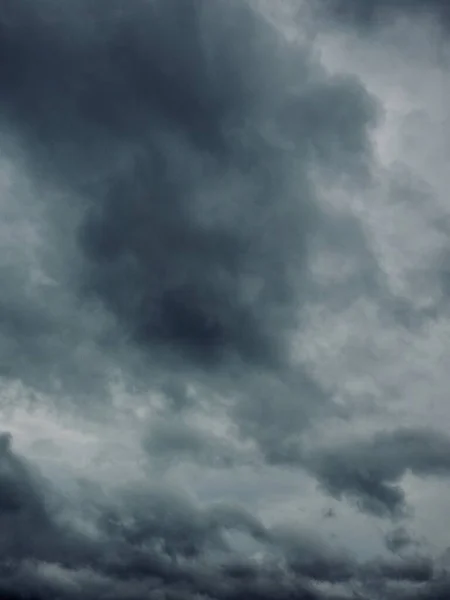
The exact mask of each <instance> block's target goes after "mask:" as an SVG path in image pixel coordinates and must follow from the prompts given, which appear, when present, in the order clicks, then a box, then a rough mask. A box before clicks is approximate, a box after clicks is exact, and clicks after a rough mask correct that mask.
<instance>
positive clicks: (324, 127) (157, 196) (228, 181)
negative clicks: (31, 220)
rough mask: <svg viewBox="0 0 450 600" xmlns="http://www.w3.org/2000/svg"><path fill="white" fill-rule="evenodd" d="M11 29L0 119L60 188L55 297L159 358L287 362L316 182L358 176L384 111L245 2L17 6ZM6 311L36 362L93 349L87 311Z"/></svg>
mask: <svg viewBox="0 0 450 600" xmlns="http://www.w3.org/2000/svg"><path fill="white" fill-rule="evenodd" d="M0 19H1V20H0V26H1V28H2V31H1V42H0V44H1V48H0V51H1V55H2V56H3V57H6V56H7V57H8V58H7V59H4V64H3V65H2V66H3V68H2V74H1V82H0V83H1V95H0V101H1V116H2V120H3V122H4V123H5V127H6V128H7V129H8V130H12V131H14V132H16V133H18V135H19V139H20V140H21V142H20V143H21V144H22V149H23V152H24V155H25V156H26V160H27V164H28V171H29V173H30V174H32V177H33V178H34V179H36V178H38V179H39V181H40V183H41V185H43V182H44V183H45V182H46V181H47V182H53V185H56V186H59V187H58V189H62V190H64V195H63V197H62V198H58V200H57V201H56V202H53V203H52V201H51V200H48V203H47V204H48V205H47V207H46V210H47V216H48V220H49V221H50V223H51V224H52V227H53V230H56V231H57V234H54V237H53V239H52V240H51V242H52V244H54V245H55V246H58V247H55V248H52V247H50V250H49V252H50V253H51V252H52V251H53V254H56V256H58V257H62V258H60V259H59V260H60V262H62V264H61V265H60V267H59V271H58V272H57V275H56V277H57V283H58V285H59V286H60V287H62V290H61V289H59V288H58V286H56V289H54V290H53V292H54V294H53V295H54V296H56V295H57V294H59V295H60V297H61V298H60V301H61V302H62V303H63V306H66V304H67V298H66V296H67V293H69V295H70V294H73V295H77V296H78V297H79V298H80V299H82V301H83V305H84V304H85V303H86V301H87V300H89V301H90V302H91V303H92V304H94V305H95V303H100V305H101V306H103V307H104V308H105V309H106V310H107V311H108V313H109V314H111V315H113V316H114V318H116V319H117V321H118V323H119V327H120V330H121V332H122V335H124V336H125V338H126V339H128V340H129V341H131V342H133V343H135V344H136V345H137V346H138V347H139V348H140V349H141V350H145V351H149V352H152V353H153V357H154V358H156V356H155V355H157V357H158V358H160V359H161V360H163V358H162V356H164V355H166V354H167V353H168V354H169V355H170V356H171V357H172V358H173V357H178V358H179V359H181V360H182V362H183V364H185V363H186V361H187V362H188V363H191V364H196V365H201V366H202V367H205V366H207V367H211V366H217V365H220V364H222V363H223V361H224V359H229V358H237V359H239V360H243V361H244V362H247V363H250V364H262V365H266V366H277V365H279V364H280V363H283V362H284V360H285V357H284V354H285V343H286V340H287V338H288V336H289V334H290V332H292V330H293V328H294V327H295V324H296V321H297V308H298V303H299V301H300V299H301V297H302V295H304V294H305V293H306V290H305V287H306V286H307V278H308V277H307V272H306V271H307V268H306V265H305V260H306V258H307V248H308V241H309V239H310V237H311V235H313V233H314V231H315V229H316V226H317V218H318V215H317V206H316V203H315V192H314V186H313V183H312V181H311V177H310V171H311V172H314V173H316V172H317V170H318V169H319V170H320V169H321V170H323V171H324V172H326V173H327V174H328V176H330V174H336V175H340V174H342V173H343V172H346V173H352V174H353V175H355V176H361V175H363V174H364V173H365V174H367V169H368V165H369V162H370V143H369V138H368V135H367V129H368V127H369V126H371V125H373V123H374V119H375V114H376V110H375V105H374V102H373V99H372V98H371V97H370V96H369V95H368V94H367V93H366V92H365V90H364V89H363V87H362V86H361V85H360V84H359V83H358V82H357V81H356V80H355V79H351V78H346V77H340V76H330V75H328V74H327V73H326V72H325V71H324V70H323V69H322V68H321V67H320V66H319V65H318V64H317V62H316V61H315V59H314V58H313V57H312V55H311V53H310V51H309V50H308V49H307V48H300V49H299V48H295V49H294V48H290V47H289V46H288V45H287V43H286V42H285V41H283V40H282V39H281V36H280V35H278V34H276V33H275V31H274V29H273V27H271V26H269V25H268V24H267V23H266V22H265V21H264V19H263V18H262V17H260V16H257V15H256V13H255V11H254V10H253V9H251V8H250V7H249V6H247V4H246V3H245V2H242V1H232V2H229V3H226V4H225V3H221V2H208V3H206V2H196V1H194V0H187V1H183V2H180V1H177V0H168V1H167V0H166V2H161V1H157V2H145V1H141V0H140V1H132V2H127V3H124V2H121V1H119V0H116V1H114V2H112V3H111V2H109V3H105V2H103V1H102V0H97V1H96V2H88V1H87V0H84V1H83V2H78V3H76V4H69V5H67V4H54V3H52V2H43V1H40V2H35V3H31V2H29V3H22V4H20V5H18V4H17V3H12V2H7V3H5V4H4V5H3V7H2V13H1V15H0ZM65 203H68V206H67V208H65ZM50 229H51V228H50ZM61 232H62V233H61ZM65 268H66V272H65V271H64V269H65ZM69 297H70V296H69ZM26 300H27V301H28V299H26ZM24 301H25V299H24ZM12 303H13V299H11V300H9V301H8V304H7V305H6V306H3V307H2V313H3V315H2V316H3V319H2V321H4V322H8V323H9V325H8V327H9V329H8V331H7V332H6V336H7V339H8V340H10V339H12V340H14V342H16V343H17V344H19V346H20V348H21V347H22V346H24V347H25V350H24V353H25V354H26V349H28V348H32V347H33V344H36V345H38V344H39V343H42V345H43V346H44V347H43V349H42V350H43V351H42V352H41V353H40V354H39V353H35V354H33V356H36V355H38V356H39V357H40V358H41V359H42V360H48V361H49V362H51V356H52V349H51V347H52V343H53V345H54V348H53V349H54V350H59V354H61V351H62V350H63V348H62V347H61V343H60V344H55V343H54V342H55V338H56V337H57V335H56V334H55V333H54V331H53V330H52V327H53V328H54V329H56V330H57V331H58V332H59V331H61V329H64V331H65V332H67V333H66V335H67V338H68V339H67V342H65V343H64V344H63V346H65V347H67V353H68V355H70V354H71V352H69V347H70V336H71V335H73V336H74V341H75V344H76V345H78V344H80V343H81V342H80V339H83V335H84V336H85V337H86V336H87V335H88V334H89V332H88V331H86V330H85V329H83V328H81V331H80V330H79V328H78V325H77V320H78V315H79V310H80V307H79V303H78V304H77V303H75V306H74V305H71V304H68V305H67V312H70V311H72V312H73V314H72V315H69V314H65V313H64V311H63V310H61V309H60V310H59V313H58V316H61V322H60V321H59V320H58V319H55V315H54V314H53V312H52V314H49V315H48V314H45V311H40V312H39V314H38V315H37V316H36V315H34V313H35V312H36V308H35V307H34V306H33V303H32V300H31V299H30V300H29V303H30V304H31V307H30V308H31V310H28V304H27V305H26V306H24V307H23V308H22V309H20V306H21V304H20V303H19V304H17V305H16V306H17V307H18V308H16V309H15V310H16V311H17V310H18V311H19V312H20V314H17V315H16V318H15V320H14V319H11V311H12V308H11V305H12ZM77 311H78V312H77ZM61 313H62V314H61ZM22 316H26V317H27V319H28V320H29V321H31V322H30V324H29V325H28V326H27V319H25V318H22ZM71 318H72V324H71V327H69V329H68V330H67V327H64V325H65V323H64V321H65V320H67V321H68V322H70V321H71ZM19 320H20V323H21V328H22V329H21V331H20V335H19V333H18V331H17V327H14V323H15V322H18V321H19ZM73 321H75V324H73ZM89 325H91V324H89ZM89 325H88V326H89ZM36 328H38V329H39V331H37V332H36ZM73 329H75V332H73ZM112 339H113V340H115V341H117V337H116V338H114V337H113V338H112ZM108 341H109V342H111V339H109V338H108V337H107V336H103V337H102V336H101V334H100V333H99V332H98V331H96V332H95V337H94V336H93V339H92V346H93V347H94V348H95V347H98V346H99V345H100V346H102V345H103V346H102V349H105V350H106V349H107V347H108V345H109V346H111V345H112V344H111V343H109V344H108ZM49 346H50V348H49ZM91 351H92V348H91ZM92 353H93V351H92ZM92 358H93V360H92V362H95V361H96V360H98V357H97V356H94V355H93V356H92ZM32 360H33V357H31V358H30V361H31V362H32ZM41 366H42V365H41ZM41 370H42V368H41ZM68 370H69V369H68ZM99 370H101V369H99ZM9 371H10V372H14V366H13V365H12V366H10V367H9Z"/></svg>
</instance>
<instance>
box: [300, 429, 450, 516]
mask: <svg viewBox="0 0 450 600" xmlns="http://www.w3.org/2000/svg"><path fill="white" fill-rule="evenodd" d="M449 457H450V438H449V437H448V436H447V435H445V434H443V433H440V432H438V431H433V430H431V429H407V428H403V429H398V430H395V431H393V432H381V433H378V434H376V435H375V436H373V437H372V438H371V439H369V440H364V441H355V442H348V443H345V444H342V445H341V446H337V447H335V448H332V449H330V450H326V451H323V452H318V454H317V455H316V456H315V457H314V458H313V459H312V460H311V463H310V464H311V468H312V469H313V471H314V472H315V473H316V475H317V477H318V479H319V481H320V482H321V484H322V485H323V486H324V487H325V489H326V490H327V491H328V492H329V493H331V494H332V495H334V496H337V497H340V496H342V495H345V496H348V497H350V498H352V499H354V500H355V501H356V502H357V504H358V506H359V507H360V509H361V510H364V511H367V512H369V513H373V514H375V515H378V516H392V517H395V516H400V515H402V514H404V513H405V512H406V510H407V503H406V498H405V493H404V491H403V489H402V488H401V486H400V480H401V478H402V477H403V476H404V475H405V474H406V473H407V472H408V471H409V472H411V473H413V474H414V475H417V476H420V477H423V476H432V475H434V476H445V477H448V476H449V475H450V458H449Z"/></svg>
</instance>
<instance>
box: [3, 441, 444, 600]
mask: <svg viewBox="0 0 450 600" xmlns="http://www.w3.org/2000/svg"><path fill="white" fill-rule="evenodd" d="M0 483H1V487H0V489H1V490H2V496H1V502H2V505H1V510H0V520H1V525H2V527H1V533H0V549H1V556H2V557H3V558H2V561H0V562H1V564H0V591H1V593H2V594H3V595H2V597H6V598H7V597H11V598H12V597H16V598H42V599H44V598H45V599H46V600H47V599H49V598H59V599H63V600H65V599H66V598H67V599H73V600H77V599H78V598H84V599H86V598H87V599H90V598H93V599H94V598H99V597H105V598H110V599H111V600H116V599H117V600H119V599H133V600H134V599H136V600H141V599H143V598H147V597H149V594H150V595H151V596H152V597H155V598H159V597H161V598H163V597H164V598H177V599H178V598H180V599H181V598H183V599H184V600H191V599H192V600H193V599H194V598H198V597H202V598H211V599H213V598H214V599H216V600H217V599H219V600H228V599H229V600H238V599H240V598H255V599H256V598H258V599H259V600H262V599H266V598H267V599H269V598H272V599H276V600H278V599H279V600H281V599H284V598H286V599H287V598H297V597H298V598H311V599H317V600H325V599H326V598H329V597H333V598H336V595H333V596H328V594H327V593H324V592H319V591H318V589H317V587H316V584H317V583H318V582H321V583H328V584H329V585H331V586H332V585H340V586H344V587H345V586H347V587H348V591H347V592H345V593H343V595H342V596H341V597H342V598H351V597H353V596H352V590H353V587H352V586H353V585H356V584H357V585H358V587H359V589H362V590H365V589H366V588H367V590H370V589H373V588H375V587H383V589H384V590H385V591H386V592H389V594H388V595H385V597H387V598H391V597H392V598H397V597H402V596H397V594H395V593H392V595H391V594H390V588H389V586H390V582H394V583H395V584H399V583H400V584H402V585H416V584H418V583H420V584H422V583H423V582H428V581H430V580H432V579H433V569H432V566H431V564H430V562H429V561H428V560H427V559H426V558H424V559H423V560H422V559H420V560H419V559H411V560H408V561H406V560H405V561H403V562H386V561H384V562H383V561H380V560H377V561H373V562H370V563H362V564H359V563H358V562H356V561H355V560H354V559H353V558H352V557H350V556H347V555H345V554H344V553H342V552H337V551H332V550H330V548H328V547H327V546H326V545H324V544H323V542H320V541H318V540H317V539H315V538H314V536H312V535H311V534H310V535H305V534H304V533H302V532H301V531H296V530H295V528H292V527H289V528H288V527H278V528H267V527H265V526H264V525H263V524H262V523H261V522H260V521H259V520H258V519H257V518H255V517H254V516H252V515H250V514H248V513H247V512H246V511H245V510H243V509H240V508H237V507H233V506H227V505H213V506H209V507H204V508H200V507H199V506H197V505H195V504H194V503H193V502H192V501H190V500H189V499H188V498H187V497H185V496H184V495H182V494H178V493H176V492H174V491H171V490H169V489H167V488H164V487H162V488H155V487H153V488H149V487H148V486H143V487H142V488H141V489H140V490H138V489H136V488H133V489H121V490H120V491H119V492H118V493H116V494H115V495H114V498H112V497H111V495H110V494H106V493H104V492H102V490H100V489H96V487H95V486H93V485H90V486H84V487H83V486H82V484H81V482H80V484H79V485H80V487H79V493H78V495H77V496H76V497H75V496H74V497H73V499H72V500H71V499H70V498H71V496H70V495H60V494H59V493H57V492H56V491H55V490H54V489H52V486H51V485H50V483H49V482H48V481H47V480H46V479H44V478H43V477H42V476H40V475H39V473H38V472H37V471H36V470H35V469H34V468H33V467H32V465H30V464H29V463H26V462H25V461H23V459H21V458H20V457H19V456H17V454H15V453H14V451H13V450H12V448H11V447H10V443H9V440H8V439H6V437H5V436H2V438H1V454H0ZM233 532H240V534H241V535H245V536H247V537H248V539H249V540H253V543H254V544H255V548H259V549H260V550H261V551H262V552H263V554H264V558H260V559H257V558H245V557H244V554H243V553H242V552H240V551H239V547H238V546H236V544H233V541H232V539H233V538H232V535H233ZM230 536H231V537H230ZM5 557H6V558H7V559H6V560H5ZM361 586H362V587H361ZM346 589H347V588H346ZM363 597H365V596H363ZM367 597H370V595H369V594H368V595H367Z"/></svg>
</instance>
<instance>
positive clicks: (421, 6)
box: [313, 0, 450, 30]
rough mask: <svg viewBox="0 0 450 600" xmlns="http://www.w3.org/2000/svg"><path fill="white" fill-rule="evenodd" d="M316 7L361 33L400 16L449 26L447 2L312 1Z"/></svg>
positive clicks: (449, 14) (417, 0)
mask: <svg viewBox="0 0 450 600" xmlns="http://www.w3.org/2000/svg"><path fill="white" fill-rule="evenodd" d="M313 5H314V4H313ZM315 6H316V7H318V8H319V10H324V11H325V12H326V13H328V14H329V15H331V16H332V17H334V18H336V20H337V21H338V22H341V23H347V24H350V25H353V26H356V27H359V28H362V29H363V30H368V29H372V28H373V27H374V26H377V25H382V24H388V23H389V22H390V20H392V17H396V16H402V15H407V16H413V17H414V16H422V17H433V18H434V19H436V21H437V22H438V23H439V24H440V25H442V26H443V27H444V28H448V27H449V26H450V5H449V3H448V2H447V1H446V0H315Z"/></svg>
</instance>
